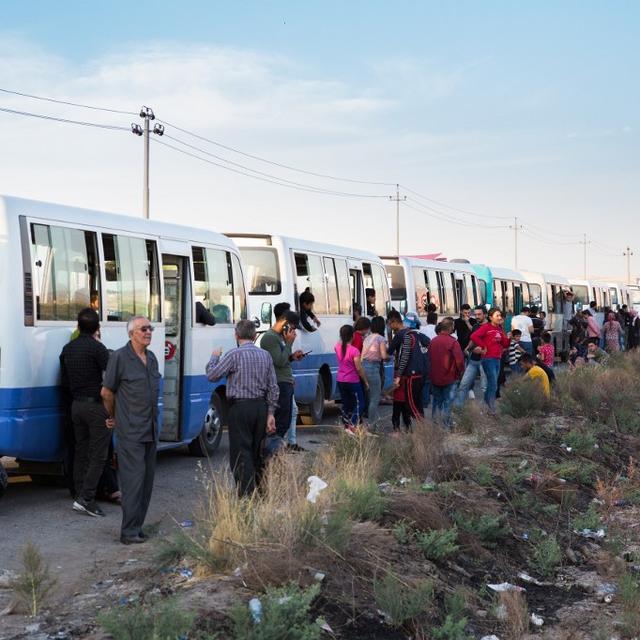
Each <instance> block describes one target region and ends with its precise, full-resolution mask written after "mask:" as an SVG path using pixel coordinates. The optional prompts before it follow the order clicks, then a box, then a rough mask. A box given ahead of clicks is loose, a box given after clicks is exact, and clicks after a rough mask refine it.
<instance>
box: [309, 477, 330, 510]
mask: <svg viewBox="0 0 640 640" xmlns="http://www.w3.org/2000/svg"><path fill="white" fill-rule="evenodd" d="M307 484H308V485H309V493H307V500H308V501H309V502H313V503H314V504H315V502H316V500H317V499H318V496H319V495H320V492H321V491H323V490H324V489H326V488H327V487H328V486H329V485H328V484H327V483H326V482H325V481H324V480H322V478H318V476H309V477H308V478H307Z"/></svg>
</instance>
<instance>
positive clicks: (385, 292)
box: [371, 264, 391, 316]
mask: <svg viewBox="0 0 640 640" xmlns="http://www.w3.org/2000/svg"><path fill="white" fill-rule="evenodd" d="M371 270H372V274H373V288H374V289H375V291H376V311H377V313H378V314H379V315H383V316H386V315H387V313H388V312H389V310H390V309H391V301H390V300H389V287H388V285H387V277H386V275H385V270H384V269H383V268H382V267H381V266H380V265H377V264H374V265H371Z"/></svg>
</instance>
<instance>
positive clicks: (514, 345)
mask: <svg viewBox="0 0 640 640" xmlns="http://www.w3.org/2000/svg"><path fill="white" fill-rule="evenodd" d="M520 338H522V331H520V329H513V330H512V331H511V342H510V343H509V366H510V367H511V371H513V372H514V373H522V367H521V366H520V358H521V357H522V354H523V353H526V351H525V350H524V348H523V347H522V345H521V344H520Z"/></svg>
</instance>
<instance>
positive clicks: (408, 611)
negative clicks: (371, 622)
mask: <svg viewBox="0 0 640 640" xmlns="http://www.w3.org/2000/svg"><path fill="white" fill-rule="evenodd" d="M373 587H374V596H375V599H376V604H377V606H378V608H379V609H380V610H381V611H383V612H384V613H385V614H387V616H388V617H389V620H388V622H389V624H390V625H391V626H393V627H401V626H402V625H404V624H405V623H406V622H408V621H409V620H412V619H413V618H416V617H417V616H419V615H420V614H421V613H424V612H426V611H427V610H428V609H429V608H430V607H431V605H432V603H433V583H432V582H431V581H430V580H423V581H421V582H418V583H416V584H407V583H405V582H402V581H400V579H399V578H397V577H396V576H394V575H393V574H391V573H387V574H386V575H385V577H384V579H383V580H374V584H373Z"/></svg>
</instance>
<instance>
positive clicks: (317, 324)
mask: <svg viewBox="0 0 640 640" xmlns="http://www.w3.org/2000/svg"><path fill="white" fill-rule="evenodd" d="M321 324H322V323H321V322H320V320H318V318H316V326H318V327H319V326H320V325H321Z"/></svg>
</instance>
